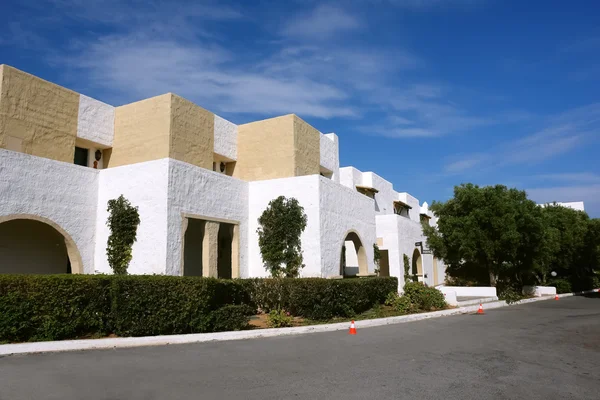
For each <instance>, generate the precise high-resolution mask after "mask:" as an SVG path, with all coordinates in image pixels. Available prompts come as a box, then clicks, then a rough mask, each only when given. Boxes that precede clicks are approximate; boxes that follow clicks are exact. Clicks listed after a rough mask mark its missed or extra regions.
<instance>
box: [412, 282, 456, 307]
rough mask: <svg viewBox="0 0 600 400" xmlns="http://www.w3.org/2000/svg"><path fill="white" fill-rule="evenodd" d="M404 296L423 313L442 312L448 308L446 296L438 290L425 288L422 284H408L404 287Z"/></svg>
mask: <svg viewBox="0 0 600 400" xmlns="http://www.w3.org/2000/svg"><path fill="white" fill-rule="evenodd" d="M404 295H405V296H406V297H408V298H409V299H410V302H411V303H412V304H413V305H414V306H415V307H417V308H419V309H421V310H423V311H433V310H441V309H444V308H446V307H447V304H446V300H445V299H444V294H443V293H442V292H440V291H439V290H437V289H436V288H433V287H428V286H425V285H424V284H423V283H422V282H407V283H406V284H405V285H404Z"/></svg>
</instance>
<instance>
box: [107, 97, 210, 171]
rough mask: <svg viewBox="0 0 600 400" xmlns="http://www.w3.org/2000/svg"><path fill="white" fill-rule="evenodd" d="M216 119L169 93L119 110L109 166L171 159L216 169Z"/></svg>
mask: <svg viewBox="0 0 600 400" xmlns="http://www.w3.org/2000/svg"><path fill="white" fill-rule="evenodd" d="M213 147H214V115H213V114H212V113H211V112H209V111H206V110H205V109H203V108H201V107H199V106H197V105H195V104H194V103H192V102H190V101H188V100H185V99H183V98H181V97H179V96H176V95H174V94H171V93H168V94H164V95H161V96H157V97H152V98H150V99H146V100H142V101H138V102H135V103H131V104H127V105H124V106H121V107H117V108H116V109H115V137H114V141H113V148H112V151H110V152H107V153H108V154H105V155H104V158H105V159H104V161H105V164H106V165H105V166H107V167H117V166H120V165H128V164H134V163H139V162H144V161H150V160H157V159H161V158H166V157H171V158H174V159H176V160H180V161H184V162H187V163H190V164H193V165H196V166H199V167H202V168H206V169H212V159H213Z"/></svg>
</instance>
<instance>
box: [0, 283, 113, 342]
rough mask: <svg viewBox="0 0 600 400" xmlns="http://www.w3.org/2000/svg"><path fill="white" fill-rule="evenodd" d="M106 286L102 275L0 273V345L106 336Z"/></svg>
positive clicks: (109, 309)
mask: <svg viewBox="0 0 600 400" xmlns="http://www.w3.org/2000/svg"><path fill="white" fill-rule="evenodd" d="M110 282H111V279H109V278H108V277H104V276H83V275H0V342H22V341H41V340H60V339H70V338H77V337H82V336H92V335H98V336H100V335H104V334H106V333H109V331H110V328H109V326H108V325H107V322H108V321H109V320H110V314H111V302H110V293H109V288H110Z"/></svg>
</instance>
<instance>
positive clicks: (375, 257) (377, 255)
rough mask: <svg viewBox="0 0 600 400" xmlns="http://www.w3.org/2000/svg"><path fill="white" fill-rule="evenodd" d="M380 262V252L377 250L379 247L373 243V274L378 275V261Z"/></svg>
mask: <svg viewBox="0 0 600 400" xmlns="http://www.w3.org/2000/svg"><path fill="white" fill-rule="evenodd" d="M380 260H381V250H379V246H377V243H373V262H375V273H376V274H377V275H379V271H380V268H379V261H380Z"/></svg>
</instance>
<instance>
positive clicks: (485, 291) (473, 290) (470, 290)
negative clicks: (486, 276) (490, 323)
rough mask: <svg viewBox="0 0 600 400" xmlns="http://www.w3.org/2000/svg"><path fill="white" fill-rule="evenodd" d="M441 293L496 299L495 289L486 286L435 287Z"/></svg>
mask: <svg viewBox="0 0 600 400" xmlns="http://www.w3.org/2000/svg"><path fill="white" fill-rule="evenodd" d="M436 287H437V289H438V290H440V291H441V292H442V293H447V292H454V293H456V297H482V298H483V297H496V296H497V294H496V288H495V287H487V286H446V285H440V286H436Z"/></svg>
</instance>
